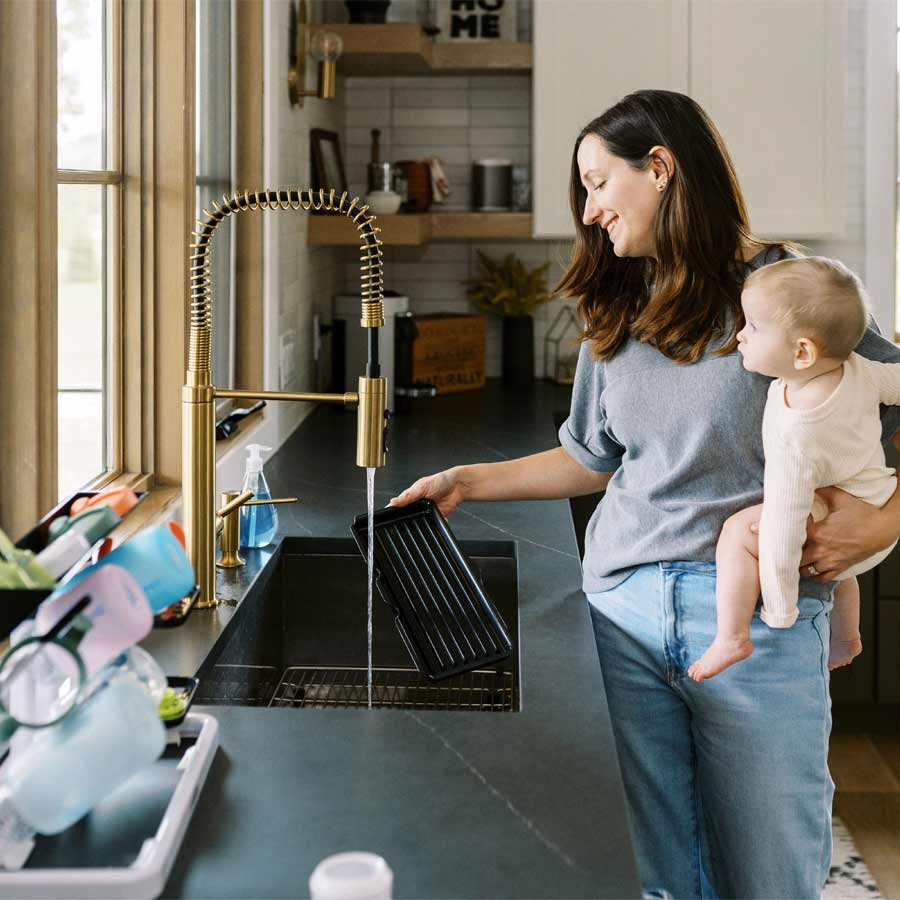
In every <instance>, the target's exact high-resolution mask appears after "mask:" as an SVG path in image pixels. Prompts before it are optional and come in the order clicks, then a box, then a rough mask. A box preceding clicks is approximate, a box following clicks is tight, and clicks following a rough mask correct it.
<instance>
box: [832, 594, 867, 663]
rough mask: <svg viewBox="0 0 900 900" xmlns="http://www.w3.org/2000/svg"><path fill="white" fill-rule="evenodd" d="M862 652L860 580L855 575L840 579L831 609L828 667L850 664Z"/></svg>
mask: <svg viewBox="0 0 900 900" xmlns="http://www.w3.org/2000/svg"><path fill="white" fill-rule="evenodd" d="M861 652H862V640H861V638H860V634H859V582H858V581H857V580H856V578H855V577H853V578H847V579H845V580H844V581H839V582H838V585H837V587H836V588H835V589H834V607H833V608H832V610H831V646H830V647H829V651H828V668H829V669H837V668H838V667H839V666H846V665H849V664H850V662H851V661H852V660H853V657H854V656H859V654H860V653H861Z"/></svg>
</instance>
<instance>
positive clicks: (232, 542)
mask: <svg viewBox="0 0 900 900" xmlns="http://www.w3.org/2000/svg"><path fill="white" fill-rule="evenodd" d="M252 496H253V491H244V492H243V493H242V494H239V493H238V492H237V491H222V493H221V494H220V495H219V502H220V503H221V504H222V507H221V509H219V510H217V511H216V517H217V520H216V534H218V533H219V532H220V531H221V532H222V538H221V541H220V546H221V548H222V555H221V556H220V557H219V558H218V559H217V560H216V565H217V566H218V567H219V568H220V569H234V568H237V566H243V565H245V562H244V560H243V559H241V557H240V555H239V553H238V550H239V549H240V521H239V519H238V509H239V508H240V507H241V506H263V505H265V504H268V503H296V502H297V498H296V497H278V498H276V499H269V500H251V499H250V498H251V497H252Z"/></svg>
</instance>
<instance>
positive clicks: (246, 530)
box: [240, 444, 278, 547]
mask: <svg viewBox="0 0 900 900" xmlns="http://www.w3.org/2000/svg"><path fill="white" fill-rule="evenodd" d="M271 449H272V448H271V447H263V446H262V444H249V445H248V446H247V453H248V454H249V455H248V457H247V469H246V471H245V472H244V484H243V485H242V487H241V491H253V499H254V500H271V499H272V493H271V491H270V490H269V485H268V483H267V482H266V476H265V475H264V474H263V460H262V453H261V451H264V452H269V451H270V450H271ZM277 531H278V512H277V510H276V509H275V504H262V505H260V506H246V505H245V506H242V507H241V537H240V542H241V546H242V547H265V546H266V545H267V544H271V543H272V538H274V537H275V533H276V532H277Z"/></svg>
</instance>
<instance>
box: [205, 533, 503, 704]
mask: <svg viewBox="0 0 900 900" xmlns="http://www.w3.org/2000/svg"><path fill="white" fill-rule="evenodd" d="M458 543H459V546H460V548H461V550H462V552H463V553H464V554H465V555H466V556H467V557H468V559H469V561H470V562H471V563H472V567H473V569H474V570H475V572H476V574H477V576H478V577H479V578H480V580H481V583H482V586H483V588H484V590H485V593H486V594H487V596H488V597H490V598H491V600H492V601H493V603H494V605H495V606H496V608H497V611H498V612H499V614H500V617H501V618H502V619H503V621H504V622H505V623H506V627H507V630H508V632H509V636H510V639H511V641H512V645H513V649H512V654H511V655H510V657H509V658H508V659H506V660H504V661H503V662H501V663H498V664H496V665H494V666H491V667H489V668H485V669H483V670H477V671H475V672H469V673H466V674H464V675H456V676H453V677H452V678H447V679H443V680H441V681H431V680H430V679H429V678H427V677H426V676H424V675H420V674H419V672H418V671H417V670H416V668H415V666H414V665H413V662H412V660H411V659H410V656H409V654H408V652H407V650H406V648H405V646H404V644H403V640H402V638H401V636H400V634H399V632H398V631H397V628H396V626H395V624H394V620H393V612H392V610H391V608H390V607H389V606H388V604H387V603H385V602H384V601H383V600H382V599H381V597H380V596H379V594H378V591H377V589H376V590H375V591H374V594H373V598H372V613H373V614H372V669H373V672H372V685H373V687H372V707H373V708H385V707H392V708H406V709H441V710H468V711H484V712H516V711H518V710H519V600H518V568H517V559H516V545H515V543H514V542H512V541H459V542H458ZM366 579H367V570H366V564H365V560H364V559H363V558H362V557H361V556H360V554H359V551H358V549H357V547H356V543H355V542H354V541H353V539H352V538H346V539H344V538H308V537H286V538H284V540H283V541H282V542H281V544H280V545H279V547H278V549H277V551H276V552H275V553H274V554H273V556H272V558H271V559H270V560H269V561H268V562H267V563H266V566H265V568H264V569H263V571H262V572H261V573H260V575H259V577H258V578H257V579H256V581H255V582H254V584H253V586H252V587H251V589H250V591H249V593H248V594H247V596H246V597H245V599H244V601H243V602H242V604H241V607H240V609H239V610H238V611H237V613H236V614H235V616H234V618H233V619H232V621H231V622H230V623H229V625H228V626H227V628H226V631H225V633H224V634H223V635H222V638H221V639H220V641H219V645H220V646H222V649H221V651H220V652H217V651H216V650H215V649H214V651H213V653H212V654H211V655H210V657H209V658H207V660H206V662H205V663H204V665H203V667H202V669H201V670H200V672H199V675H200V678H201V684H200V687H199V688H198V690H197V694H196V695H195V697H194V702H195V703H198V704H207V705H224V706H268V707H283V706H292V707H307V708H309V707H317V708H322V707H337V708H365V707H367V705H368V644H367V599H366V591H367V585H366Z"/></svg>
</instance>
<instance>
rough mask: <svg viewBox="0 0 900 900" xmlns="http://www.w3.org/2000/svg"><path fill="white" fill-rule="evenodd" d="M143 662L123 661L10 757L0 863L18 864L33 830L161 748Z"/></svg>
mask: <svg viewBox="0 0 900 900" xmlns="http://www.w3.org/2000/svg"><path fill="white" fill-rule="evenodd" d="M156 704H157V701H156V699H155V697H154V696H153V695H152V692H151V690H150V689H149V685H148V683H147V674H146V671H145V667H143V666H132V665H131V664H130V662H129V661H126V663H125V665H123V666H121V667H118V668H117V670H116V672H115V673H114V675H113V677H112V678H111V679H110V680H109V681H108V683H106V684H104V685H103V686H102V687H101V688H100V689H99V690H98V691H97V693H96V694H94V696H92V697H90V699H88V700H87V701H86V702H85V703H84V705H83V706H81V707H79V708H78V709H77V710H75V711H74V712H73V713H72V714H71V715H70V716H68V717H67V718H66V719H64V720H63V721H62V722H60V723H59V724H58V725H55V726H53V727H51V728H47V729H44V730H43V731H41V732H39V733H38V734H37V736H36V737H35V739H34V740H33V741H32V742H31V743H30V744H29V747H28V752H27V753H22V754H19V755H17V756H15V757H13V758H12V759H10V760H9V761H8V764H7V765H6V766H4V769H3V781H2V784H0V821H2V822H3V824H4V826H5V827H4V828H3V829H2V833H0V865H2V866H4V867H5V868H8V869H16V868H20V867H21V866H22V865H23V864H24V862H25V860H26V859H27V858H28V855H29V853H30V852H31V847H32V846H33V839H34V836H35V834H58V833H59V832H60V831H63V830H65V829H66V828H68V827H69V826H70V825H72V824H74V823H75V822H77V821H78V820H79V819H80V818H81V817H82V816H84V815H85V814H86V813H88V812H89V811H90V810H91V809H93V808H94V806H96V804H97V803H98V802H99V801H100V800H102V799H103V798H104V797H105V796H106V795H107V794H110V793H112V791H114V790H115V789H116V788H117V787H118V786H119V785H120V784H122V783H123V782H124V781H125V780H126V779H128V778H129V777H130V776H131V775H133V774H134V773H135V772H137V771H138V770H140V769H142V768H143V767H144V766H147V765H149V764H150V763H152V762H154V761H155V760H156V759H158V758H159V756H160V754H161V753H162V751H163V749H164V748H165V743H166V736H165V727H164V726H163V724H162V722H161V721H160V718H159V715H158V713H157V708H156Z"/></svg>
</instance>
